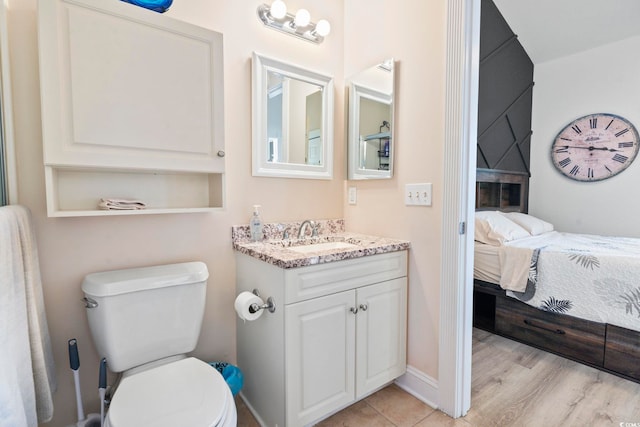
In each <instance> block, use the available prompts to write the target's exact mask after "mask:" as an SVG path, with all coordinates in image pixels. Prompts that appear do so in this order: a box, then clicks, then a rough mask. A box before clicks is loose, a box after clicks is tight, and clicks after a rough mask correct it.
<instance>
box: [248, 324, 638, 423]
mask: <svg viewBox="0 0 640 427" xmlns="http://www.w3.org/2000/svg"><path fill="white" fill-rule="evenodd" d="M237 405H238V426H239V427H255V426H258V424H257V423H256V421H255V419H254V418H253V417H252V416H251V413H250V412H249V411H248V409H247V407H246V406H245V405H244V403H243V402H242V401H241V400H240V399H237ZM318 426H319V427H329V426H331V427H333V426H336V427H337V426H343V427H347V426H351V427H360V426H366V427H369V426H372V427H373V426H389V427H393V426H397V427H427V426H433V427H439V426H448V427H470V426H471V427H498V426H518V427H556V426H557V427H573V426H581V427H582V426H585V427H600V426H603V427H604V426H616V427H617V426H621V427H632V426H633V427H640V384H636V383H634V382H631V381H627V380H624V379H621V378H618V377H616V376H614V375H611V374H607V373H605V372H601V371H598V370H597V369H593V368H590V367H587V366H584V365H581V364H579V363H576V362H573V361H570V360H567V359H564V358H562V357H559V356H555V355H553V354H551V353H547V352H544V351H541V350H537V349H535V348H532V347H529V346H527V345H524V344H520V343H518V342H515V341H512V340H509V339H506V338H503V337H500V336H497V335H493V334H491V333H488V332H485V331H482V330H479V329H474V331H473V366H472V382H471V409H470V410H469V412H468V413H467V415H466V416H464V417H462V418H458V419H455V420H454V419H452V418H451V417H449V416H447V415H445V414H444V413H442V412H440V411H437V410H435V409H433V408H431V407H430V406H428V405H426V404H424V403H422V402H421V401H419V400H418V399H416V398H415V397H413V396H411V395H410V394H408V393H406V392H404V391H403V390H401V389H400V388H398V387H397V386H395V385H391V386H388V387H386V388H384V389H382V390H380V391H378V392H377V393H374V394H373V395H371V396H369V397H368V398H366V399H364V400H362V401H360V402H358V403H356V404H354V405H352V406H350V407H348V408H346V409H344V410H343V411H341V412H338V413H337V414H335V415H333V416H332V417H330V418H328V419H326V420H324V421H323V422H321V423H320V424H318Z"/></svg>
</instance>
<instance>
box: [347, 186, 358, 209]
mask: <svg viewBox="0 0 640 427" xmlns="http://www.w3.org/2000/svg"><path fill="white" fill-rule="evenodd" d="M348 193H349V196H348V199H349V204H350V205H355V204H356V203H357V202H358V190H357V189H356V187H349V192H348Z"/></svg>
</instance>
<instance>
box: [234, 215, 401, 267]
mask: <svg viewBox="0 0 640 427" xmlns="http://www.w3.org/2000/svg"><path fill="white" fill-rule="evenodd" d="M300 224H301V222H291V223H272V224H264V226H263V229H264V234H265V240H263V241H262V242H252V241H251V239H250V231H249V226H248V225H242V226H233V227H232V241H233V248H234V249H235V250H237V251H239V252H241V253H243V254H246V255H249V256H252V257H254V258H257V259H259V260H262V261H264V262H267V263H269V264H273V265H275V266H277V267H280V268H297V267H304V266H307V265H315V264H324V263H328V262H334V261H342V260H345V259H352V258H360V257H364V256H369V255H376V254H383V253H387V252H396V251H403V250H407V249H409V247H410V243H409V242H408V241H406V240H398V239H391V238H387V237H378V236H368V235H363V234H358V233H350V232H346V231H344V221H343V220H319V221H316V224H317V225H318V228H317V229H318V236H317V237H305V238H303V239H298V238H296V237H293V238H290V239H283V235H284V232H285V230H289V233H290V235H294V236H295V233H297V231H298V230H299V229H300ZM329 242H343V243H347V244H350V245H345V246H349V247H330V248H320V249H319V250H314V251H305V252H304V253H301V252H299V251H296V250H292V248H299V247H301V246H308V245H315V244H318V243H329ZM351 245H353V246H351ZM335 246H340V245H339V244H338V245H335Z"/></svg>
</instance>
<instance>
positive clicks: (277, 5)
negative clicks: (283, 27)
mask: <svg viewBox="0 0 640 427" xmlns="http://www.w3.org/2000/svg"><path fill="white" fill-rule="evenodd" d="M269 13H270V14H271V16H273V17H274V18H276V19H282V18H284V17H285V16H286V15H287V5H286V4H284V2H283V1H282V0H275V1H274V2H273V3H271V9H270V10H269Z"/></svg>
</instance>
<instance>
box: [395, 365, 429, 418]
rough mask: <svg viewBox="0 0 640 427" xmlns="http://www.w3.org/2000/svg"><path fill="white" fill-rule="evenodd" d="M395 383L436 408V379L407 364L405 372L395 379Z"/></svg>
mask: <svg viewBox="0 0 640 427" xmlns="http://www.w3.org/2000/svg"><path fill="white" fill-rule="evenodd" d="M396 385H397V386H398V387H400V388H401V389H403V390H404V391H406V392H407V393H409V394H411V395H413V396H415V397H416V398H418V399H420V400H422V401H423V402H424V403H426V404H427V405H429V406H431V407H433V408H436V409H437V408H438V380H436V379H434V378H431V377H430V376H429V375H427V374H425V373H423V372H421V371H419V370H417V369H416V368H414V367H413V366H407V372H406V373H405V374H404V375H403V376H401V377H400V378H398V379H397V380H396Z"/></svg>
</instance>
